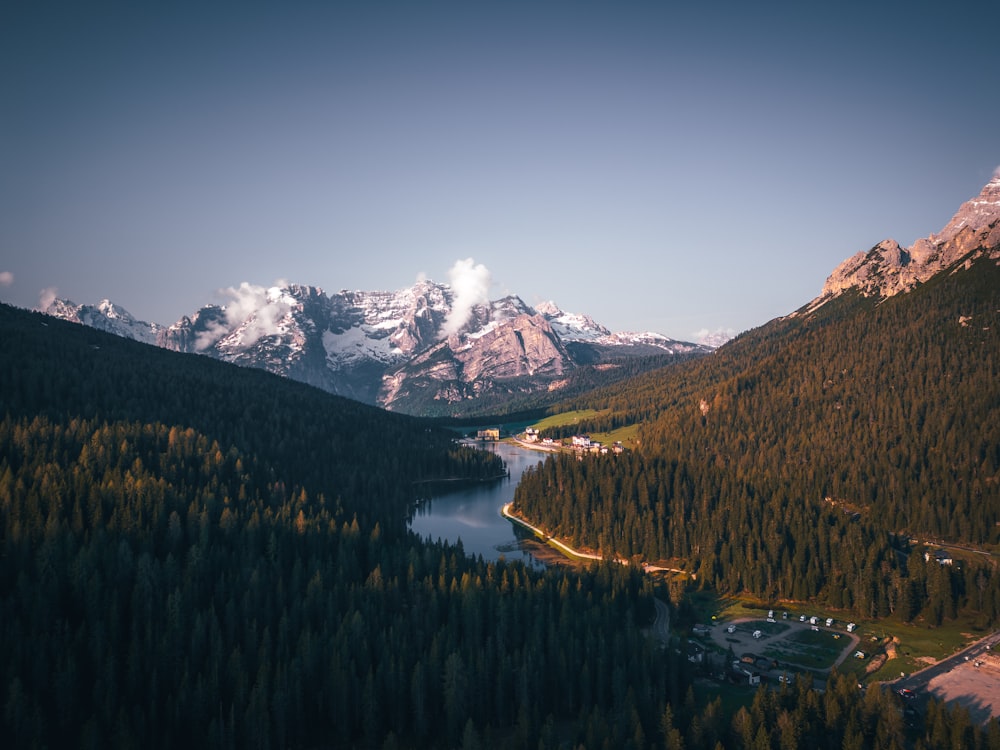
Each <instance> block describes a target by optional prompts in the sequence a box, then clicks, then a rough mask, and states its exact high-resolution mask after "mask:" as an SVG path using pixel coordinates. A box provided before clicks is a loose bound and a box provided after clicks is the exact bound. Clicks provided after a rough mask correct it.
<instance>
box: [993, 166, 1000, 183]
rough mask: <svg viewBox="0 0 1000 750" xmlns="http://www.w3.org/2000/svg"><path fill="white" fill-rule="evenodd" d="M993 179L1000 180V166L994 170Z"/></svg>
mask: <svg viewBox="0 0 1000 750" xmlns="http://www.w3.org/2000/svg"><path fill="white" fill-rule="evenodd" d="M993 179H994V180H1000V166H998V167H997V168H996V169H994V170H993Z"/></svg>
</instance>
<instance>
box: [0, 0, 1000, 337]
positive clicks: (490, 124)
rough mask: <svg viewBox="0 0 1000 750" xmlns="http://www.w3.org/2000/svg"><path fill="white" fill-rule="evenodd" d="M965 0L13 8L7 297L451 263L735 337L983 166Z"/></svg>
mask: <svg viewBox="0 0 1000 750" xmlns="http://www.w3.org/2000/svg"><path fill="white" fill-rule="evenodd" d="M988 7H989V4H988V3H985V4H984V3H981V2H976V3H965V2H961V1H959V2H953V3H949V4H944V3H937V2H935V3H920V2H901V3H877V2H876V3H864V4H856V5H855V4H850V3H842V2H836V3H834V2H828V3H802V2H795V3H787V4H784V3H781V4H774V3H767V2H762V3H744V2H733V3H727V2H704V3H693V2H685V3H673V2H656V3H654V2H645V3H636V2H615V3H611V2H574V3H552V2H523V3H522V2H516V1H515V2H496V3H480V2H456V3H439V2H405V3H404V2H398V3H395V2H357V3H345V2H337V3H327V2H308V3H294V2H292V3H283V4H280V5H279V4H277V3H276V4H273V5H271V4H265V3H256V2H241V3H213V2H197V3H190V2H185V1H183V0H182V1H180V2H169V3H155V4H153V3H136V2H129V3H118V4H109V3H100V2H95V3H89V2H87V3H63V4H53V3H47V2H44V0H38V1H35V2H20V1H17V0H15V2H12V3H5V4H4V6H3V9H2V10H0V299H2V300H4V301H7V302H11V303H13V304H17V305H20V306H24V307H33V306H35V305H36V304H37V302H38V299H39V292H40V290H42V289H43V288H50V287H56V288H58V290H59V295H60V296H62V297H67V298H69V299H72V300H74V301H76V302H90V303H96V302H97V301H99V300H100V299H101V298H104V297H108V298H110V299H112V300H114V301H115V302H118V303H119V304H121V305H123V306H124V307H126V308H127V309H128V310H130V311H131V312H132V313H133V314H134V315H136V316H137V317H139V318H142V319H145V320H149V321H156V322H161V323H171V322H174V321H175V320H177V319H178V318H179V317H180V316H181V315H184V314H189V313H192V312H193V311H195V310H196V309H197V308H198V307H200V306H201V305H202V304H205V303H208V302H211V301H218V300H219V297H218V296H217V290H218V289H220V288H224V287H230V286H236V285H239V284H240V282H243V281H248V282H250V283H252V284H261V285H270V284H271V283H273V282H274V281H275V280H277V279H286V280H289V281H294V282H297V283H303V284H314V285H318V286H321V287H323V288H324V289H326V290H327V291H328V292H333V291H337V290H340V289H342V288H349V289H365V290H376V289H383V290H394V289H400V288H403V287H406V286H409V285H410V284H412V283H413V282H414V280H415V279H416V278H417V276H418V274H421V273H422V274H424V275H426V276H427V277H429V278H431V279H434V280H436V281H441V282H446V281H448V270H449V269H450V268H451V267H452V265H453V264H454V263H455V261H456V260H458V259H464V258H473V259H475V262H476V263H477V264H483V265H484V266H486V267H487V268H488V269H489V270H490V272H491V274H492V279H493V285H494V286H493V292H492V295H491V296H493V297H498V296H501V295H502V294H505V293H508V292H513V293H516V294H519V295H520V296H521V297H522V298H523V299H524V300H525V301H526V302H528V303H537V302H540V301H542V300H546V299H553V300H555V301H556V302H557V303H558V304H559V305H560V306H562V307H563V308H564V309H566V310H568V311H573V312H586V313H589V314H591V315H593V316H594V317H595V318H596V319H597V320H598V321H600V322H602V323H604V324H605V325H607V326H609V327H611V328H613V329H615V330H654V331H659V332H661V333H664V334H667V335H670V336H673V337H676V338H682V339H690V338H692V337H693V336H694V333H695V332H696V331H699V330H701V329H710V330H714V329H719V328H730V329H733V330H734V331H741V330H746V329H748V328H751V327H754V326H757V325H760V324H762V323H764V322H766V321H767V320H769V319H771V318H774V317H776V316H779V315H783V314H786V313H788V312H790V311H792V310H794V309H795V308H797V307H799V306H800V305H802V304H804V303H805V302H807V301H809V300H810V299H812V298H813V297H814V296H816V295H817V294H818V293H819V291H820V289H821V287H822V284H823V281H824V280H825V278H826V276H827V275H828V274H829V273H830V271H831V270H832V269H833V268H834V267H835V266H836V265H837V264H838V263H839V262H840V261H841V260H843V259H844V258H846V257H847V256H849V255H851V254H853V253H855V252H857V251H859V250H864V249H868V248H869V247H871V246H872V245H874V244H875V243H877V242H878V241H880V240H882V239H885V238H887V237H893V238H895V239H897V240H898V241H899V242H901V243H903V244H905V245H909V244H910V243H912V242H913V240H915V239H917V238H918V237H922V236H926V235H928V234H930V233H931V232H935V231H938V230H939V229H941V228H942V227H943V226H944V224H945V223H946V222H947V220H948V219H949V218H950V216H951V214H952V213H953V212H954V211H955V210H956V209H957V208H958V206H959V204H960V203H961V202H962V201H964V200H966V199H968V198H970V197H972V196H973V195H975V194H976V193H978V192H979V190H980V188H981V187H982V186H983V185H984V184H985V183H986V182H987V181H988V180H989V179H990V176H991V174H992V172H993V170H994V169H995V168H996V167H997V166H998V164H1000V96H998V92H1000V55H998V53H997V49H998V46H1000V40H998V34H997V28H998V25H997V23H996V21H997V18H996V17H995V13H996V12H995V11H994V17H992V18H991V17H988V16H987V15H984V14H986V13H988V11H987V10H985V8H988Z"/></svg>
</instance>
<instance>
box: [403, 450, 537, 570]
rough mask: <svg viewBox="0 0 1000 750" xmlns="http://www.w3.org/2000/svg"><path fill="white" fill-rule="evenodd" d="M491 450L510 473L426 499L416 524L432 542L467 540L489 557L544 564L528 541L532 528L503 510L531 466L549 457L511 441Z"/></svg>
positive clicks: (473, 551)
mask: <svg viewBox="0 0 1000 750" xmlns="http://www.w3.org/2000/svg"><path fill="white" fill-rule="evenodd" d="M484 449H485V450H489V451H493V452H494V453H496V454H497V455H498V456H500V458H502V459H503V461H504V463H505V464H507V469H508V470H509V471H510V478H508V479H503V480H500V481H498V482H492V483H490V484H483V485H475V486H472V487H464V488H463V489H460V490H455V491H454V492H448V493H446V494H443V495H440V496H438V497H435V498H433V499H432V500H428V501H426V502H425V503H422V504H421V505H420V506H418V507H417V509H416V510H415V511H414V512H413V520H412V521H411V522H410V528H411V529H412V530H413V531H414V532H415V533H417V534H419V535H420V536H421V537H423V538H430V539H431V541H437V540H438V539H442V540H444V541H447V542H452V543H454V542H457V541H458V540H459V539H461V540H462V546H463V547H464V548H465V552H466V554H468V555H482V557H483V559H484V560H498V559H499V558H501V557H503V558H505V559H507V560H522V561H524V562H525V563H527V564H530V565H536V566H537V565H539V564H540V563H539V561H538V560H537V558H535V557H533V556H532V555H531V554H530V552H528V550H527V549H525V548H524V545H522V543H521V540H520V538H519V537H518V534H520V535H521V536H522V537H523V536H526V535H527V532H525V531H523V530H521V529H520V528H519V527H518V528H517V532H516V533H515V526H514V524H513V523H511V522H510V521H508V520H507V519H506V518H504V517H503V516H501V515H500V508H501V507H503V506H504V505H505V504H506V503H509V502H511V501H512V500H513V499H514V489H515V488H516V487H517V483H518V482H519V481H520V480H521V475H522V474H523V473H524V471H525V469H527V468H528V467H530V466H535V465H537V464H538V463H539V462H540V461H544V460H545V454H544V453H540V452H538V451H531V450H526V449H524V448H517V447H514V446H512V445H509V444H507V443H486V444H485V447H484Z"/></svg>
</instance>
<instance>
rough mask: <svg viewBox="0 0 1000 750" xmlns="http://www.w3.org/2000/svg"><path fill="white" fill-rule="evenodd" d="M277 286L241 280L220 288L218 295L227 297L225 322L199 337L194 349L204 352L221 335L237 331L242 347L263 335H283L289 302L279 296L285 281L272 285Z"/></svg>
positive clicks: (253, 342)
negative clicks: (282, 322) (284, 319)
mask: <svg viewBox="0 0 1000 750" xmlns="http://www.w3.org/2000/svg"><path fill="white" fill-rule="evenodd" d="M275 283H276V284H278V285H279V286H272V287H270V288H268V287H263V286H257V285H256V284H251V283H249V282H246V281H244V282H243V283H242V284H240V285H239V286H238V287H233V286H231V287H227V288H225V289H219V290H218V292H217V294H218V295H219V296H221V297H227V298H228V301H227V302H226V303H225V305H224V307H225V311H226V322H225V324H222V323H212V324H210V326H209V328H208V330H206V331H202V332H201V333H199V334H198V338H197V339H196V341H195V349H197V350H198V351H204V350H205V349H207V348H208V347H210V346H212V344H214V343H215V342H217V341H218V340H219V339H221V338H222V337H223V336H227V335H228V334H230V333H232V332H234V331H236V330H237V329H239V330H240V333H241V336H240V339H241V342H242V344H243V345H244V346H252V345H253V344H255V343H257V341H259V340H260V339H261V338H263V337H265V336H276V335H278V334H281V333H284V332H285V331H284V327H283V326H282V325H281V320H282V319H283V318H284V317H285V316H286V315H287V314H288V311H289V310H291V309H292V303H291V302H289V301H288V298H287V297H285V296H284V295H283V294H282V293H281V286H280V285H284V284H285V282H283V281H282V280H278V281H277V282H275Z"/></svg>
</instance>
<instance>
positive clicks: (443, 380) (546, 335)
mask: <svg viewBox="0 0 1000 750" xmlns="http://www.w3.org/2000/svg"><path fill="white" fill-rule="evenodd" d="M230 292H231V294H232V298H233V300H232V302H231V303H230V304H227V305H206V306H204V307H202V308H201V309H199V310H198V311H197V312H195V313H194V314H193V315H191V316H184V317H182V318H181V319H180V320H179V321H177V322H176V323H174V324H173V325H169V326H165V325H160V324H157V323H147V322H145V321H141V320H137V319H136V318H135V317H134V316H132V315H131V314H130V313H129V312H128V311H127V310H125V309H124V308H122V307H120V306H118V305H116V304H114V303H113V302H111V301H109V300H103V301H102V302H100V303H99V304H97V305H86V304H84V305H78V304H75V303H73V302H71V301H68V300H62V299H57V300H55V301H53V302H52V303H51V304H50V305H49V307H48V308H47V309H46V310H44V312H46V313H48V314H49V315H52V316H55V317H59V318H62V319H65V320H70V321H74V322H78V323H82V324H85V325H89V326H92V327H94V328H98V329H100V330H104V331H107V332H109V333H114V334H116V335H119V336H124V337H126V338H131V339H135V340H137V341H142V342H145V343H148V344H155V345H157V346H160V347H163V348H166V349H170V350H173V351H178V352H187V353H197V354H203V355H208V356H211V357H214V358H216V359H220V360H223V361H226V362H230V363H233V364H237V365H242V366H247V367H256V368H260V369H264V370H267V371H269V372H272V373H275V374H279V375H283V376H285V377H289V378H292V379H294V380H298V381H301V382H304V383H308V384H310V385H314V386H317V387H319V388H322V389H323V390H326V391H328V392H330V393H335V394H338V395H343V396H347V397H350V398H353V399H356V400H358V401H362V402H365V403H370V404H377V405H379V406H382V407H385V408H388V409H391V410H396V411H403V412H407V413H419V414H440V413H456V409H455V405H457V404H463V402H464V404H465V405H468V404H473V403H496V402H498V401H508V402H509V401H510V400H511V399H514V400H515V401H517V399H518V397H520V398H521V399H522V400H523V399H524V398H525V397H528V396H531V394H538V393H541V394H546V396H547V397H548V399H549V400H550V401H551V400H552V397H553V395H556V396H558V395H562V394H563V393H564V392H566V393H569V392H572V386H573V383H574V381H575V380H579V379H580V378H581V377H583V375H584V374H585V373H586V374H589V375H590V376H591V380H592V379H593V376H594V374H595V373H601V382H611V381H613V380H614V379H615V378H616V376H617V375H619V374H620V376H621V377H624V376H626V375H628V374H634V372H635V363H643V364H642V365H641V366H643V367H646V368H647V369H648V367H652V366H661V365H663V364H665V363H667V362H670V361H676V360H680V359H686V358H690V357H693V356H700V355H703V354H707V353H709V352H711V351H712V350H713V349H714V346H711V345H705V344H695V343H689V342H683V341H676V340H674V339H670V338H667V337H666V336H662V335H660V334H657V333H649V332H646V333H613V332H611V331H610V330H608V329H607V328H605V327H604V326H602V325H600V324H599V323H597V322H596V321H594V319H593V318H591V317H590V316H587V315H579V314H573V313H567V312H564V311H563V310H561V309H560V308H559V307H558V306H556V305H555V304H554V303H552V302H546V303H543V304H540V305H538V306H537V307H534V308H533V307H531V306H529V305H527V304H525V303H524V302H523V301H522V300H521V299H520V298H519V297H517V296H513V295H511V296H507V297H503V298H501V299H498V300H494V301H491V302H489V303H486V304H477V305H472V306H465V305H463V304H462V303H461V301H458V303H457V304H456V294H455V292H454V291H453V289H452V288H451V287H450V286H449V285H447V284H437V283H434V282H433V281H429V280H421V281H418V282H417V283H416V284H414V285H413V286H412V287H409V288H407V289H402V290H399V291H396V292H364V291H348V290H342V291H340V292H336V293H334V294H327V293H325V292H324V291H323V290H322V289H320V288H319V287H315V286H304V285H298V284H287V285H283V286H273V287H271V288H263V287H257V286H253V285H250V284H247V283H244V284H242V285H241V286H240V287H239V288H234V289H231V290H230ZM630 362H631V363H632V364H633V366H632V367H627V366H625V365H626V364H628V363H630ZM591 380H588V381H587V382H591Z"/></svg>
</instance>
